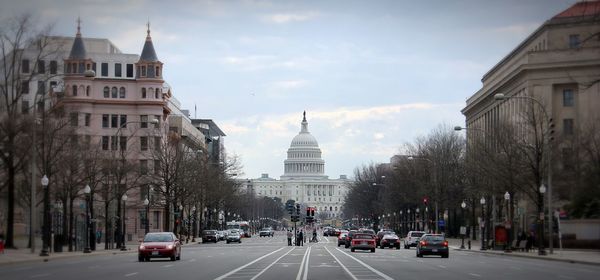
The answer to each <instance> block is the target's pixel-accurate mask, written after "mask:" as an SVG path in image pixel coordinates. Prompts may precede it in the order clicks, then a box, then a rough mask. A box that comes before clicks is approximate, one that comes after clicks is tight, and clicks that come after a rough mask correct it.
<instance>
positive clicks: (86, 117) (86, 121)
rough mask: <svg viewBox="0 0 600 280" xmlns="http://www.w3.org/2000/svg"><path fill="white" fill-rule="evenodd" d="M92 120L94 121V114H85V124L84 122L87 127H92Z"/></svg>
mask: <svg viewBox="0 0 600 280" xmlns="http://www.w3.org/2000/svg"><path fill="white" fill-rule="evenodd" d="M91 119H92V114H90V113H86V114H85V122H84V123H85V126H90V122H91Z"/></svg>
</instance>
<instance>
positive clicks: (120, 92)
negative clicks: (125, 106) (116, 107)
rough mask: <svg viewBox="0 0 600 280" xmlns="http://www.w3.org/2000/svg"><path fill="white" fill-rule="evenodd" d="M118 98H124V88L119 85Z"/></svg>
mask: <svg viewBox="0 0 600 280" xmlns="http://www.w3.org/2000/svg"><path fill="white" fill-rule="evenodd" d="M119 98H125V88H124V87H121V88H120V89H119Z"/></svg>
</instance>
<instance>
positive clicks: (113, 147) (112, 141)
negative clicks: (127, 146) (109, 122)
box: [110, 136, 117, 151]
mask: <svg viewBox="0 0 600 280" xmlns="http://www.w3.org/2000/svg"><path fill="white" fill-rule="evenodd" d="M110 149H111V150H113V151H116V150H117V137H115V136H111V137H110Z"/></svg>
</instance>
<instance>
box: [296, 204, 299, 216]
mask: <svg viewBox="0 0 600 280" xmlns="http://www.w3.org/2000/svg"><path fill="white" fill-rule="evenodd" d="M296 215H298V216H300V204H296Z"/></svg>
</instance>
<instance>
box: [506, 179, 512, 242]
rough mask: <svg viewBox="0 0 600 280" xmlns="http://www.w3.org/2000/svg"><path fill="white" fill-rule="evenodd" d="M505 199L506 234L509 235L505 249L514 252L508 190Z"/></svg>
mask: <svg viewBox="0 0 600 280" xmlns="http://www.w3.org/2000/svg"><path fill="white" fill-rule="evenodd" d="M504 200H505V201H506V222H505V224H504V226H505V229H506V235H507V238H506V240H507V242H506V243H507V244H506V247H505V248H506V249H505V250H504V251H505V252H507V253H510V252H512V249H511V247H512V221H511V217H510V212H511V211H510V193H509V192H508V191H507V192H506V193H504Z"/></svg>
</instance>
